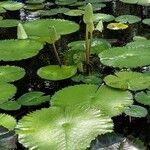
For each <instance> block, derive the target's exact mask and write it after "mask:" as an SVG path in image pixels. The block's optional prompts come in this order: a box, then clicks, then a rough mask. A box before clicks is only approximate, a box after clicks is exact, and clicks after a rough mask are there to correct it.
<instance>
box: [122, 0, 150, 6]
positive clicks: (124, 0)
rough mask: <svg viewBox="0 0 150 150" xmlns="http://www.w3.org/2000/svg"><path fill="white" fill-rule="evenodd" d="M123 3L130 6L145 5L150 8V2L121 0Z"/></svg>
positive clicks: (144, 0) (146, 0)
mask: <svg viewBox="0 0 150 150" xmlns="http://www.w3.org/2000/svg"><path fill="white" fill-rule="evenodd" d="M120 1H121V2H123V3H128V4H138V5H143V6H148V5H150V1H149V0H120Z"/></svg>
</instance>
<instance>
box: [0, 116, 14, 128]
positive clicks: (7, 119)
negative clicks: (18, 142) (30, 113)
mask: <svg viewBox="0 0 150 150" xmlns="http://www.w3.org/2000/svg"><path fill="white" fill-rule="evenodd" d="M16 124H17V122H16V120H15V118H14V117H12V116H10V115H6V114H0V126H3V127H5V128H7V129H9V130H14V128H15V127H16Z"/></svg>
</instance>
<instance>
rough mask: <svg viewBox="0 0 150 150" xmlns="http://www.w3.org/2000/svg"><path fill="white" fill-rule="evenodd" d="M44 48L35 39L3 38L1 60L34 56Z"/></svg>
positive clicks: (0, 47) (0, 48)
mask: <svg viewBox="0 0 150 150" xmlns="http://www.w3.org/2000/svg"><path fill="white" fill-rule="evenodd" d="M42 48H43V44H41V43H39V42H37V41H34V40H1V41H0V60H3V61H15V60H22V59H27V58H30V57H33V56H35V55H37V54H38V53H39V51H40V50H41V49H42Z"/></svg>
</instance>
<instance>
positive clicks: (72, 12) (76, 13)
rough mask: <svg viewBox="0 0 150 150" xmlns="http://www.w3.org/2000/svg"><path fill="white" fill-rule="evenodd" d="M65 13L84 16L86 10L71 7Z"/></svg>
mask: <svg viewBox="0 0 150 150" xmlns="http://www.w3.org/2000/svg"><path fill="white" fill-rule="evenodd" d="M64 14H65V15H67V16H82V15H83V14H84V11H83V10H79V9H71V10H69V11H67V12H65V13H64Z"/></svg>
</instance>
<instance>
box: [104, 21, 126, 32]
mask: <svg viewBox="0 0 150 150" xmlns="http://www.w3.org/2000/svg"><path fill="white" fill-rule="evenodd" d="M107 28H108V29H110V30H125V29H127V28H128V25H127V24H124V23H120V22H119V23H110V24H108V25H107Z"/></svg>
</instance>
